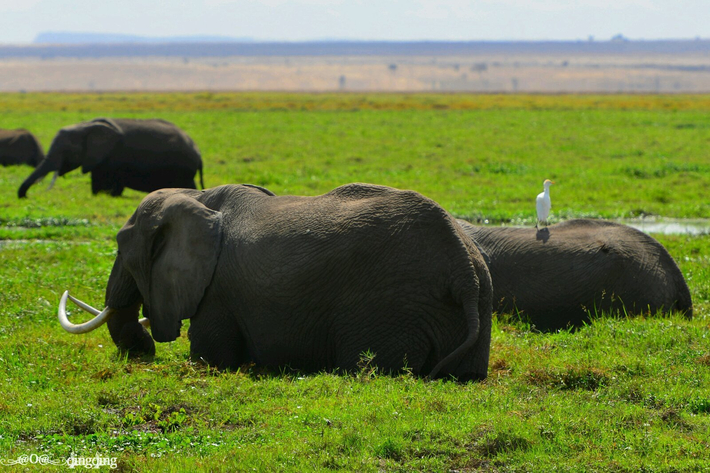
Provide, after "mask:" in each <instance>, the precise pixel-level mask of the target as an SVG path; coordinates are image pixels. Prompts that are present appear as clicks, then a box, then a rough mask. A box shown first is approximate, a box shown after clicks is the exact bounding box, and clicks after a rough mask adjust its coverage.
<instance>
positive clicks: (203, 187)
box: [199, 162, 205, 190]
mask: <svg viewBox="0 0 710 473" xmlns="http://www.w3.org/2000/svg"><path fill="white" fill-rule="evenodd" d="M199 171H200V187H202V190H205V181H203V180H202V163H201V162H200V169H199Z"/></svg>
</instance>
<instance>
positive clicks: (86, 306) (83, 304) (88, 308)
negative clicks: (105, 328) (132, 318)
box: [67, 291, 150, 328]
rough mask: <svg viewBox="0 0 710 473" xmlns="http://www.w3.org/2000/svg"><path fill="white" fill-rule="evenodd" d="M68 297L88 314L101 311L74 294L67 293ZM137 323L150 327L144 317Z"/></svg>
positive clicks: (148, 321) (95, 313) (96, 313)
mask: <svg viewBox="0 0 710 473" xmlns="http://www.w3.org/2000/svg"><path fill="white" fill-rule="evenodd" d="M68 292H69V291H67V293H68ZM68 297H69V300H70V301H72V302H73V303H74V304H76V305H77V306H79V307H80V308H82V309H84V310H85V311H87V312H88V313H90V314H93V315H99V314H100V313H101V311H100V310H99V309H96V308H95V307H91V306H90V305H89V304H87V303H86V302H84V301H80V300H79V299H77V298H76V297H74V296H72V295H69V294H68ZM138 323H139V324H141V325H142V326H144V327H145V328H150V320H148V319H147V318H145V317H143V318H142V319H140V320H139V321H138Z"/></svg>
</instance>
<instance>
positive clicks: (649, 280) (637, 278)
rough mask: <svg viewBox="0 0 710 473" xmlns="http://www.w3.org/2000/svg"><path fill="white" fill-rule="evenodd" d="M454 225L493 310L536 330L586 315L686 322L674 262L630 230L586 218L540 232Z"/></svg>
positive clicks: (687, 301) (684, 294) (686, 304)
mask: <svg viewBox="0 0 710 473" xmlns="http://www.w3.org/2000/svg"><path fill="white" fill-rule="evenodd" d="M459 223H460V224H461V225H462V227H463V229H464V231H465V232H466V233H467V234H468V235H469V236H470V237H471V238H473V239H474V240H475V242H476V244H477V245H478V246H479V249H480V250H481V252H482V253H483V257H484V259H485V260H486V263H487V264H488V269H489V271H490V273H491V278H492V279H493V294H494V296H493V310H494V311H497V312H500V313H502V312H515V311H519V312H520V313H521V315H522V316H523V317H524V318H527V319H528V320H529V321H530V322H531V323H532V324H534V325H535V327H537V328H538V329H540V330H556V329H560V328H565V327H568V326H579V325H581V324H582V322H584V321H586V320H588V312H591V313H592V314H594V313H599V312H600V311H620V312H621V313H627V314H639V313H647V312H651V313H655V312H656V311H663V312H670V311H680V312H685V315H686V316H687V317H688V318H690V317H692V311H693V309H692V302H691V298H690V291H689V290H688V286H687V284H686V282H685V279H684V278H683V274H682V273H681V272H680V269H678V266H677V265H676V263H675V261H673V258H671V256H670V255H669V254H668V251H666V249H665V248H664V247H663V245H661V244H660V243H658V242H657V241H656V240H654V239H653V238H651V237H650V236H648V235H646V234H645V233H643V232H640V231H638V230H636V229H634V228H631V227H628V226H626V225H621V224H618V223H613V222H607V221H603V220H586V219H578V220H569V221H566V222H562V223H559V224H557V225H552V226H550V227H547V229H546V230H541V231H539V232H538V231H536V230H535V229H534V228H511V227H477V226H473V225H471V224H469V223H468V222H464V221H463V220H459Z"/></svg>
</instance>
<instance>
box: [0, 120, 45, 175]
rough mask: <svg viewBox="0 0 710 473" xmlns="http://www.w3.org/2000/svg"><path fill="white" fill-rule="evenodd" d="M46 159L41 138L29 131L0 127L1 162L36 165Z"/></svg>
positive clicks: (4, 164)
mask: <svg viewBox="0 0 710 473" xmlns="http://www.w3.org/2000/svg"><path fill="white" fill-rule="evenodd" d="M43 159H44V151H43V150H42V145H41V144H40V142H39V140H37V138H36V137H35V135H33V134H32V133H30V132H29V131H27V130H25V129H23V128H18V129H16V130H3V129H0V164H2V165H3V166H12V165H16V164H27V165H28V166H32V167H35V166H37V165H38V164H39V163H40V162H41V161H42V160H43Z"/></svg>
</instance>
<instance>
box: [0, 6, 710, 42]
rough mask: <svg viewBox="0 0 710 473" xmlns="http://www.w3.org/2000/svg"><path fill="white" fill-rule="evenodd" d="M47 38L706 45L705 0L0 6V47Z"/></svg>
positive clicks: (708, 19)
mask: <svg viewBox="0 0 710 473" xmlns="http://www.w3.org/2000/svg"><path fill="white" fill-rule="evenodd" d="M43 31H71V32H85V33H88V32H91V33H122V34H134V35H141V36H185V35H220V36H235V37H251V38H254V39H256V40H267V41H282V40H286V41H300V40H311V39H326V38H327V39H366V40H377V39H379V40H426V39H429V40H508V39H513V40H520V39H522V40H542V39H550V40H565V39H567V40H570V39H571V40H574V39H587V38H588V37H589V36H594V37H595V38H596V39H598V40H606V39H609V38H611V37H612V36H614V35H616V34H623V35H624V36H626V37H627V38H631V39H659V38H695V37H698V36H699V37H702V38H707V39H710V0H470V1H463V0H449V1H446V0H444V1H433V0H348V1H346V0H238V1H236V0H194V1H177V0H118V1H111V0H109V1H104V0H0V43H29V42H31V41H32V40H33V39H34V37H35V36H36V35H37V34H38V33H40V32H43Z"/></svg>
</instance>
